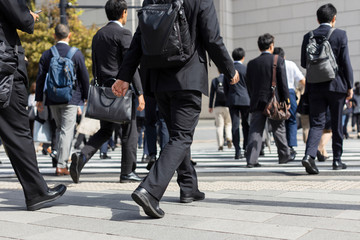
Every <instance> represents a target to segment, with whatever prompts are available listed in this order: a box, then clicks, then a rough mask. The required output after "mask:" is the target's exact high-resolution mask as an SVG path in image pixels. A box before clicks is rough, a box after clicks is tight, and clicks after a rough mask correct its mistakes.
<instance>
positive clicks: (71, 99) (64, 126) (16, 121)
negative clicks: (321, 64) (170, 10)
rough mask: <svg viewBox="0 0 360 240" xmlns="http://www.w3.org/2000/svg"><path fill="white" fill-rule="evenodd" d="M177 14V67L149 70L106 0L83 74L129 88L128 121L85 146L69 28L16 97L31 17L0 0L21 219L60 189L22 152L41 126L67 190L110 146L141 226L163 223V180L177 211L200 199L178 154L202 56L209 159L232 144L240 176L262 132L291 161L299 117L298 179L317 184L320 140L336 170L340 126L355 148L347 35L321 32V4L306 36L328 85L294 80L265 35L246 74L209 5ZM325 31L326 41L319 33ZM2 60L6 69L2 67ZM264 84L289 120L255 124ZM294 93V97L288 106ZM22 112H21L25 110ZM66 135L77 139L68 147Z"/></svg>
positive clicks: (187, 156) (196, 108)
mask: <svg viewBox="0 0 360 240" xmlns="http://www.w3.org/2000/svg"><path fill="white" fill-rule="evenodd" d="M152 3H154V2H153V1H152V0H145V1H144V6H146V5H148V4H152ZM181 7H183V8H184V9H183V10H184V12H183V14H184V15H185V16H186V18H187V21H186V27H187V32H189V33H190V36H191V39H190V42H191V44H192V45H193V47H192V51H193V52H192V53H191V56H190V58H189V59H188V60H187V61H186V62H185V63H184V64H182V65H178V66H176V67H170V68H161V67H156V68H154V67H153V65H152V64H153V63H151V62H147V61H143V59H144V58H146V57H148V55H147V54H148V53H147V52H146V51H145V50H144V49H143V48H144V46H143V45H144V41H151V39H145V40H144V36H143V35H142V29H143V28H140V27H139V28H138V29H137V30H136V32H135V34H134V36H133V37H132V33H131V32H130V31H129V30H127V29H126V28H124V26H125V24H126V22H127V16H128V10H127V3H126V1H124V0H108V1H107V2H106V5H105V13H106V16H107V18H108V20H109V22H108V24H107V25H106V26H104V27H102V28H101V29H100V30H99V31H98V32H97V33H96V34H95V36H94V37H93V41H92V63H93V68H92V70H93V71H92V73H93V75H94V77H95V79H96V84H98V85H101V86H107V87H111V88H112V91H113V93H114V94H115V95H117V96H125V94H126V92H127V91H128V89H129V88H131V89H132V90H134V94H133V95H132V103H133V104H132V109H131V120H130V121H129V122H124V123H121V124H119V123H114V122H109V121H104V120H100V122H97V124H98V126H97V127H96V128H94V130H93V131H92V132H91V134H89V135H91V136H89V139H88V140H87V139H86V135H85V134H84V133H83V132H82V131H81V130H80V127H79V128H77V130H78V133H77V134H76V125H77V123H78V125H81V124H82V121H84V122H85V121H86V117H85V116H84V112H85V111H86V102H87V98H88V91H89V74H88V72H87V70H86V67H85V59H84V56H83V54H82V53H81V51H79V50H78V49H77V48H73V47H70V46H69V42H70V39H71V37H73V36H72V33H71V32H70V30H69V27H68V26H67V25H65V24H58V25H57V26H56V27H55V29H54V31H55V41H56V44H55V45H54V46H53V47H52V48H50V49H48V50H46V51H45V52H44V53H43V54H42V56H41V59H40V61H39V70H38V75H37V79H36V84H35V83H34V84H33V85H32V86H31V91H30V92H31V95H30V96H29V98H27V97H25V96H27V92H26V84H27V83H28V78H27V73H26V63H25V56H24V51H23V49H22V47H21V43H20V40H19V37H18V35H17V32H16V30H17V29H19V30H21V31H25V32H28V33H32V32H33V29H34V24H36V21H37V20H38V18H39V16H38V15H37V14H35V13H33V12H31V11H29V10H28V9H27V7H26V5H25V1H15V2H14V1H7V0H0V12H1V16H0V23H1V24H0V44H1V45H0V50H1V51H3V52H5V53H6V54H3V56H7V55H9V56H12V57H13V59H10V60H9V59H1V64H2V63H3V62H4V63H6V64H7V65H8V66H10V67H13V66H16V71H15V74H13V73H10V75H11V74H13V75H12V76H13V87H12V89H11V90H10V91H11V98H10V103H9V105H8V106H6V107H3V108H1V109H0V124H1V130H0V134H1V135H0V136H1V139H2V141H3V144H4V146H5V148H6V150H7V154H8V156H9V158H10V161H11V163H12V165H13V168H14V170H15V173H16V175H17V177H18V179H19V181H20V183H21V184H22V187H23V190H24V194H25V199H26V204H27V208H28V210H37V209H39V208H42V207H43V206H44V204H45V203H47V202H50V201H53V200H55V199H57V198H58V197H60V196H61V195H62V194H64V192H65V190H66V187H65V186H64V185H62V184H60V185H58V186H56V187H55V188H49V187H47V184H46V182H45V181H44V179H43V177H42V176H41V174H40V173H39V170H38V166H37V161H36V154H35V149H34V148H33V147H32V146H33V139H32V136H33V134H37V133H36V129H34V127H33V124H34V121H41V122H42V123H45V122H48V123H49V126H50V127H49V129H48V131H49V134H50V138H49V140H48V141H47V142H46V143H44V144H43V153H44V154H50V156H51V157H52V160H53V166H54V167H55V174H56V175H57V176H62V175H70V176H71V178H72V180H73V182H74V183H78V182H79V181H80V175H81V171H82V169H83V168H84V167H85V165H86V163H87V162H88V161H89V160H90V159H91V158H92V157H93V155H94V154H95V153H96V152H97V151H98V150H99V149H100V158H101V159H109V158H110V156H108V155H107V150H108V148H111V149H112V150H114V149H115V148H116V147H117V146H118V144H117V140H118V138H120V140H121V142H120V144H121V153H122V154H121V173H120V179H119V181H120V183H128V182H139V183H140V185H139V187H138V188H137V189H136V190H135V191H134V192H133V194H132V198H133V200H134V201H135V202H136V203H137V204H138V205H140V206H141V207H142V208H143V209H144V211H145V213H146V214H147V215H149V216H151V217H153V218H161V217H163V216H164V214H165V213H164V211H163V210H162V209H161V208H160V205H159V202H160V200H161V198H162V196H163V194H164V192H165V190H166V187H167V185H168V184H169V182H170V180H171V178H172V177H173V175H174V173H175V172H177V182H178V184H179V187H180V202H182V203H189V202H192V201H197V200H203V199H204V198H205V194H204V193H203V192H201V191H200V190H199V188H198V180H197V175H196V170H195V168H194V162H193V161H192V159H191V152H190V147H191V144H192V140H193V135H194V131H195V128H196V125H197V123H198V120H199V115H200V111H201V100H202V94H205V95H208V93H209V88H208V74H207V55H206V52H207V53H208V56H209V58H210V59H211V60H212V61H213V62H214V63H215V65H216V66H217V68H218V70H219V73H220V74H219V76H218V77H216V78H215V79H213V80H212V82H211V86H210V99H209V100H210V101H209V112H210V113H214V114H215V125H216V136H217V143H218V150H219V151H223V150H224V149H223V148H224V145H225V146H227V147H228V148H232V147H233V146H234V149H235V154H234V158H235V159H242V158H245V159H246V163H247V165H246V166H247V167H248V168H254V167H261V163H260V162H259V156H261V155H263V148H264V146H265V142H266V140H265V137H266V136H268V134H264V131H265V133H267V132H268V131H270V132H272V135H273V138H274V140H275V144H276V147H277V153H278V163H279V164H286V163H288V162H290V161H293V160H294V159H295V157H296V154H297V152H296V150H295V148H296V146H297V129H298V126H299V122H298V118H297V114H298V115H299V113H300V114H301V125H302V127H303V129H304V142H306V150H305V154H304V157H303V159H302V165H303V166H304V167H305V170H306V172H307V173H309V174H318V173H319V171H318V169H317V167H316V164H315V158H316V157H317V158H318V160H319V161H325V160H326V159H327V158H329V156H328V155H327V152H326V150H325V146H326V143H327V142H328V141H329V139H330V137H329V136H331V134H332V140H333V141H332V148H333V165H332V166H333V169H334V170H339V169H345V168H346V167H347V166H346V164H345V163H344V162H342V161H341V155H342V144H343V136H344V137H345V138H347V137H348V133H347V124H348V122H349V119H352V122H353V124H352V126H353V127H356V129H357V132H358V135H357V137H358V138H360V128H359V127H360V86H359V83H358V82H357V83H356V84H355V90H354V91H353V81H354V80H353V73H352V68H351V64H350V58H349V52H348V46H347V36H346V32H345V31H343V30H340V29H335V30H333V28H334V26H335V22H336V15H337V12H336V9H335V7H334V6H333V5H332V4H326V5H323V6H321V7H320V8H319V9H318V11H317V19H318V21H319V24H320V26H319V27H318V28H317V29H315V30H314V31H312V34H313V35H315V36H318V37H319V39H320V37H321V38H323V36H328V39H327V41H328V42H329V43H330V46H331V49H332V52H333V55H334V57H335V60H336V63H337V65H338V68H337V73H336V76H335V77H334V78H331V79H326V80H325V81H322V82H321V83H314V82H308V81H307V76H308V74H307V75H306V77H304V75H303V74H302V72H301V71H300V70H299V68H298V67H297V66H296V64H295V63H294V62H292V61H289V60H286V59H285V52H284V50H283V49H282V48H275V37H274V36H272V35H271V34H269V33H266V34H263V35H261V36H259V37H258V40H257V44H258V48H259V51H260V55H259V56H258V57H256V58H254V59H252V60H250V61H249V62H248V63H247V66H246V65H245V50H244V49H242V48H236V49H234V50H233V52H232V59H231V57H230V56H229V54H228V51H227V49H226V48H225V46H224V44H223V41H222V38H221V37H220V35H219V24H218V21H217V18H216V12H215V7H214V4H213V1H212V0H204V1H192V0H184V1H183V3H182V4H181ZM4 9H6V11H5V10H4ZM208 16H215V17H212V18H209V17H208ZM14 19H15V20H16V21H14ZM15 23H16V24H15ZM330 29H331V36H330V34H329V35H328V32H329V31H330ZM145 36H147V35H146V34H145ZM311 37H312V35H310V34H306V35H305V36H304V39H303V44H302V48H301V66H302V67H303V68H304V69H306V68H308V67H309V64H310V63H309V61H310V59H309V58H308V57H307V45H308V42H309V39H310V38H311ZM169 41H170V40H169ZM317 41H318V43H321V42H320V40H317ZM2 46H4V47H3V48H2ZM1 58H4V57H1ZM59 59H67V60H65V61H64V62H65V63H64V64H66V61H69V62H70V65H69V72H67V74H68V75H69V76H70V77H72V81H71V84H70V87H69V88H70V90H68V91H69V93H68V94H67V93H64V94H63V95H64V97H67V98H64V99H63V98H60V96H58V95H57V94H62V93H61V92H60V91H58V92H56V91H55V93H53V92H52V91H54V88H55V87H54V86H53V85H52V82H51V81H53V80H54V79H55V80H56V79H57V78H59V77H63V76H60V75H59V74H57V68H56V67H55V66H57V65H56V64H60V60H59ZM14 60H16V61H15V65H12V64H14ZM61 64H62V63H61ZM139 66H140V69H139ZM1 69H3V68H1ZM1 76H2V75H1ZM66 77H68V76H66ZM273 78H275V80H276V91H277V92H276V95H277V97H278V99H279V101H280V102H285V103H286V107H287V109H288V110H289V112H290V118H289V119H288V120H286V121H279V120H273V119H270V118H267V117H266V116H265V115H264V114H263V111H264V108H265V106H266V104H267V102H268V101H269V98H270V96H271V93H272V88H271V84H272V80H273ZM298 89H301V90H302V95H301V101H300V102H299V107H298V102H297V97H296V93H297V91H298ZM304 89H305V90H304ZM59 92H60V93H59ZM353 92H354V95H353ZM54 94H55V95H54ZM66 95H68V96H66ZM61 97H62V96H61ZM25 101H26V103H25ZM35 102H36V105H35ZM314 103H316V104H314ZM145 104H146V105H145ZM26 106H29V107H28V108H29V111H28V110H27V108H26ZM30 109H31V111H30ZM33 109H36V111H35V112H33V111H32V110H33ZM144 109H145V111H143V110H144ZM45 113H46V114H45ZM29 120H30V121H29ZM240 122H241V130H242V136H243V138H242V145H241V144H240V142H241V141H240V135H241V134H240ZM30 128H31V130H30ZM85 128H86V127H85ZM88 130H89V129H88ZM30 131H31V132H30ZM33 132H34V133H33ZM114 133H115V135H114ZM224 133H225V134H224ZM75 136H77V140H76V143H75V147H74V148H73V144H72V143H73V140H74V137H75ZM113 136H115V137H114V138H113ZM158 136H159V137H158ZM158 141H159V146H160V151H159V154H158V150H157V142H158ZM82 142H83V143H84V144H83V146H82V145H81V143H82ZM138 147H139V148H142V149H143V157H142V162H146V163H148V165H147V169H148V170H149V173H148V175H147V177H146V178H141V177H140V176H138V175H137V173H136V159H137V155H136V154H137V148H138ZM19 149H21V151H19ZM70 156H71V157H70ZM69 165H70V168H69Z"/></svg>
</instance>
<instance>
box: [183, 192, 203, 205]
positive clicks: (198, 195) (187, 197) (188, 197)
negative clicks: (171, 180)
mask: <svg viewBox="0 0 360 240" xmlns="http://www.w3.org/2000/svg"><path fill="white" fill-rule="evenodd" d="M204 199H205V193H203V192H200V191H199V190H197V191H195V192H193V193H184V192H180V202H181V203H191V202H192V201H200V200H204Z"/></svg>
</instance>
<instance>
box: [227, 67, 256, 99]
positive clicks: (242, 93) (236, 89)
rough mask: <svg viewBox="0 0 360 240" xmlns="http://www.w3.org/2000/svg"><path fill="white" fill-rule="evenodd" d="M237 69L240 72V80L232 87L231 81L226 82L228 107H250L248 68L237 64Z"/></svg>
mask: <svg viewBox="0 0 360 240" xmlns="http://www.w3.org/2000/svg"><path fill="white" fill-rule="evenodd" d="M234 66H235V69H236V70H237V71H238V72H239V76H240V80H239V82H238V83H236V84H234V85H231V84H230V80H229V79H226V81H225V91H226V95H227V104H228V106H249V105H250V97H249V92H248V88H247V85H246V66H245V65H244V64H242V63H235V64H234Z"/></svg>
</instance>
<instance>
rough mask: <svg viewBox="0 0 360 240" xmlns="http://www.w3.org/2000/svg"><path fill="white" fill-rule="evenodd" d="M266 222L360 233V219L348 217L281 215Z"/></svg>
mask: <svg viewBox="0 0 360 240" xmlns="http://www.w3.org/2000/svg"><path fill="white" fill-rule="evenodd" d="M266 223H269V224H278V225H281V226H298V227H307V228H317V229H327V230H338V231H346V232H357V233H360V221H357V220H348V219H334V218H323V217H308V216H295V215H281V216H280V215H279V216H276V217H274V218H272V219H270V220H268V221H266Z"/></svg>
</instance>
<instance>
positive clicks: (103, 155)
mask: <svg viewBox="0 0 360 240" xmlns="http://www.w3.org/2000/svg"><path fill="white" fill-rule="evenodd" d="M100 159H111V157H110V156H109V155H107V154H106V153H101V154H100Z"/></svg>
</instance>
